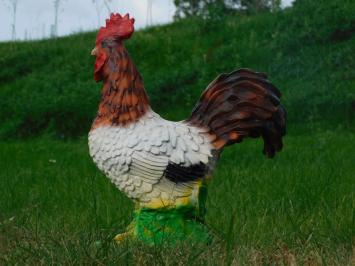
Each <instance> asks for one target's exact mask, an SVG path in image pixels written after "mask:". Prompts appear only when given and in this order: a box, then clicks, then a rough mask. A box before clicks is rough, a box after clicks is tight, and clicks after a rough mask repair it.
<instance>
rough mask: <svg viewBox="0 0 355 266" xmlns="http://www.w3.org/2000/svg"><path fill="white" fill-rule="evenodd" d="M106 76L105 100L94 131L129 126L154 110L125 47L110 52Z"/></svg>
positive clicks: (118, 47)
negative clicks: (102, 128)
mask: <svg viewBox="0 0 355 266" xmlns="http://www.w3.org/2000/svg"><path fill="white" fill-rule="evenodd" d="M103 73H104V77H105V78H104V85H103V89H102V99H101V102H100V105H99V111H98V114H97V117H96V119H95V122H94V124H93V128H97V127H99V126H126V125H128V124H130V123H134V122H136V121H137V120H138V119H139V118H141V117H142V116H143V115H145V114H146V112H147V111H148V110H149V109H150V107H149V100H148V96H147V94H146V92H145V90H144V86H143V81H142V78H141V76H140V74H139V73H138V70H137V68H136V66H135V65H134V63H133V61H132V59H131V58H130V57H129V55H128V52H127V50H126V49H125V48H124V46H123V44H119V45H118V46H117V47H114V48H111V49H110V53H109V56H108V59H107V61H106V63H105V66H104V68H103Z"/></svg>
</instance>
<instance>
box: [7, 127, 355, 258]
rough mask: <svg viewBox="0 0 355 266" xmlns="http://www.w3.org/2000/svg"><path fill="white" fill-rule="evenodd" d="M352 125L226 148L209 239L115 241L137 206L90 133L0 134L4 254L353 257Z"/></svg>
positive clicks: (213, 195)
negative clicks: (170, 243)
mask: <svg viewBox="0 0 355 266" xmlns="http://www.w3.org/2000/svg"><path fill="white" fill-rule="evenodd" d="M354 145H355V137H354V134H352V133H351V132H346V131H345V132H344V131H342V132H341V133H339V132H333V131H329V130H322V129H321V128H319V129H317V130H315V131H314V132H312V134H311V135H310V134H302V135H300V134H297V135H294V134H292V131H291V132H290V133H289V134H288V136H287V137H286V139H285V149H284V151H283V152H282V153H280V154H279V155H278V156H277V157H276V158H274V159H273V160H268V159H265V158H264V157H263V155H262V154H261V143H260V142H258V143H255V142H253V141H247V142H245V143H242V144H240V145H238V146H234V147H232V148H229V149H227V150H226V151H225V152H224V154H223V156H222V159H221V161H220V164H219V167H218V168H217V170H216V173H215V176H214V179H213V181H212V182H211V184H210V187H209V197H208V204H207V208H208V213H207V224H208V226H209V227H211V229H212V230H213V231H214V232H215V239H214V242H213V244H211V245H210V246H198V247H193V248H187V247H186V246H184V247H180V248H178V249H171V248H169V247H155V248H152V247H145V246H140V245H139V244H135V245H131V246H126V245H123V246H116V245H115V243H113V241H112V238H113V237H114V235H115V234H116V233H119V232H122V231H123V230H124V229H125V226H127V225H128V223H129V222H130V219H131V217H132V210H133V206H132V204H131V203H130V201H129V200H128V199H127V198H126V197H125V196H123V194H121V193H120V192H118V191H117V190H116V188H115V187H114V186H113V185H111V184H110V183H109V181H108V180H107V179H106V178H105V177H104V176H103V175H102V174H101V173H100V172H99V171H98V170H97V169H96V168H95V166H94V164H93V163H92V162H91V159H90V157H89V155H88V149H87V144H86V140H85V139H82V140H79V141H71V142H60V141H53V140H45V139H39V140H32V141H26V142H18V141H16V142H12V143H11V142H10V143H1V144H0V149H1V151H2V152H1V154H0V169H2V170H1V173H0V210H1V213H0V215H1V216H0V220H1V224H0V261H2V262H3V263H20V264H22V263H26V264H28V263H30V264H37V263H42V264H49V263H62V264H83V263H85V264H86V263H89V264H100V263H102V264H111V263H118V262H119V263H122V264H123V263H132V264H135V263H144V264H145V263H152V264H170V265H174V264H176V263H181V264H183V263H188V264H190V263H191V264H193V263H195V264H197V265H200V264H207V265H216V264H220V263H228V262H234V263H236V264H237V265H240V264H253V263H254V264H257V265H259V264H269V263H270V264H273V263H275V264H278V263H281V264H282V263H285V264H292V263H293V262H298V263H300V264H306V263H309V264H311V265H320V264H338V265H351V264H352V263H353V262H354V254H353V252H354V251H353V241H354V239H353V237H354V228H355V224H354V207H355V197H354V196H355V195H354V171H355V168H354V156H353V147H354Z"/></svg>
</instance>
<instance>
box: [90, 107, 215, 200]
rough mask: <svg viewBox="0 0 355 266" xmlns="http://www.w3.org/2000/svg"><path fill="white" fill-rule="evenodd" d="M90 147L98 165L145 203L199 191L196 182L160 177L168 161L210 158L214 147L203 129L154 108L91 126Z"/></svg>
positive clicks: (190, 162) (191, 161)
mask: <svg viewBox="0 0 355 266" xmlns="http://www.w3.org/2000/svg"><path fill="white" fill-rule="evenodd" d="M89 148H90V155H91V156H92V158H93V160H94V162H95V163H96V164H97V166H98V167H99V169H100V170H102V171H103V172H104V173H105V174H106V175H107V176H108V178H109V179H110V180H111V181H112V182H113V183H114V184H115V185H116V186H117V187H118V188H119V189H120V190H121V191H123V192H124V193H125V194H126V195H127V196H128V197H130V198H132V199H134V200H136V201H137V202H139V203H141V205H143V206H144V205H146V206H153V205H154V204H155V205H156V203H157V201H160V202H161V203H162V204H174V202H176V200H177V199H178V198H188V199H189V200H191V199H193V198H195V197H196V196H197V193H198V185H197V182H187V183H186V182H185V183H175V182H172V181H170V180H168V179H167V178H165V177H164V171H165V169H166V167H167V166H168V164H169V162H172V163H175V164H179V165H182V166H185V167H188V166H191V165H195V164H199V163H200V162H202V163H204V164H206V165H207V164H209V162H210V161H213V160H211V159H212V149H213V147H212V144H211V143H210V140H209V137H208V135H207V134H206V131H205V130H204V129H201V128H197V127H193V126H190V125H188V124H186V123H184V122H170V121H167V120H164V119H162V118H161V117H160V116H159V115H158V114H156V113H154V112H153V111H150V112H148V113H147V114H146V115H145V116H143V117H142V118H140V119H139V121H137V122H135V123H132V124H129V125H127V126H125V127H121V126H117V127H114V126H102V127H98V128H95V129H93V130H92V131H91V132H90V133H89ZM200 178H203V177H200ZM153 202H154V204H153ZM152 204H153V205H152ZM158 205H159V204H158ZM159 207H161V206H159Z"/></svg>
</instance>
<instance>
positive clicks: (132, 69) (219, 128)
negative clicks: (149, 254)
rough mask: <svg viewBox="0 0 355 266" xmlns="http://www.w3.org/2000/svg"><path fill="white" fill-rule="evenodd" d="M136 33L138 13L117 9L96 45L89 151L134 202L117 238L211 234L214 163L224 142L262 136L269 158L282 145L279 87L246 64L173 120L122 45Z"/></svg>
mask: <svg viewBox="0 0 355 266" xmlns="http://www.w3.org/2000/svg"><path fill="white" fill-rule="evenodd" d="M133 32H134V19H133V18H130V17H129V15H128V14H127V15H125V16H121V15H120V14H112V15H111V17H110V18H109V19H107V20H106V27H101V28H100V30H99V32H98V34H97V38H96V45H95V48H94V49H93V50H92V55H94V56H95V57H96V62H95V71H94V78H95V80H96V81H97V82H99V81H103V89H102V99H101V102H100V104H99V110H98V113H97V117H96V119H95V120H94V122H93V125H92V128H91V130H90V133H89V149H90V155H91V157H92V158H93V160H94V162H95V163H96V165H97V166H98V168H99V169H100V170H101V171H103V172H104V173H105V174H106V175H107V176H108V178H109V179H110V180H111V182H112V183H113V184H114V185H115V186H116V187H117V188H119V189H120V190H121V191H122V192H123V193H125V194H126V195H127V196H128V197H129V198H130V199H132V200H133V201H134V202H135V204H136V210H135V212H134V220H133V222H132V223H131V224H130V225H129V226H128V230H127V232H126V233H123V234H120V235H118V236H117V237H116V238H115V239H116V241H118V242H121V241H123V240H124V239H127V238H129V239H138V240H142V241H144V242H147V243H161V242H162V241H164V240H165V239H173V240H174V241H180V240H184V239H192V240H196V241H209V240H208V239H210V233H209V230H208V229H207V227H206V225H204V222H203V216H204V213H205V209H204V201H205V198H206V190H207V189H206V184H207V181H208V180H209V179H210V178H211V173H212V171H213V169H214V167H215V165H216V162H217V161H218V159H219V156H220V154H221V152H222V151H223V149H224V148H225V147H226V146H228V145H231V144H234V143H239V142H241V141H242V140H243V139H244V138H246V137H251V138H257V137H262V138H263V140H264V149H263V153H264V154H265V155H266V156H267V157H273V156H274V155H275V153H276V152H277V151H280V150H281V148H282V137H283V135H284V134H285V110H284V108H283V107H282V106H281V105H280V97H281V94H280V92H279V91H278V90H277V89H276V88H275V87H274V86H273V85H272V84H271V83H270V82H269V81H268V80H267V76H266V75H265V74H262V73H257V72H253V71H251V70H248V69H240V70H236V71H234V72H232V73H229V74H222V75H220V76H218V77H217V78H216V79H215V80H214V81H213V82H212V83H211V84H210V85H209V86H208V87H207V89H206V90H205V92H204V93H203V94H202V96H201V98H200V99H199V101H198V103H197V104H196V106H195V108H194V109H193V111H192V114H191V116H190V117H189V118H188V119H186V120H184V121H181V122H172V121H167V120H165V119H163V118H161V117H160V116H159V115H158V114H156V113H155V112H154V111H153V110H152V109H151V108H150V106H149V100H148V96H147V94H146V92H145V90H144V86H143V81H142V77H141V76H140V74H139V72H138V70H137V68H136V66H135V65H134V63H133V62H132V59H131V58H130V56H129V54H128V52H127V50H126V49H125V47H124V44H123V42H124V41H125V40H127V39H129V38H130V37H131V36H132V34H133ZM167 236H169V238H167Z"/></svg>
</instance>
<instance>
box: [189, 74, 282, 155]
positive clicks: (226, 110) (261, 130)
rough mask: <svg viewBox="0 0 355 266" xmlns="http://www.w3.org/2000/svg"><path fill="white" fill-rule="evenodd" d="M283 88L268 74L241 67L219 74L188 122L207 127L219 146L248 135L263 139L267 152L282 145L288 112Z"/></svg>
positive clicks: (229, 143) (278, 149)
mask: <svg viewBox="0 0 355 266" xmlns="http://www.w3.org/2000/svg"><path fill="white" fill-rule="evenodd" d="M280 98H281V93H280V91H279V90H278V89H277V88H276V87H275V86H274V85H273V84H271V83H270V82H269V81H268V80H267V76H266V74H263V73H257V72H253V71H251V70H249V69H240V70H237V71H234V72H232V73H230V74H222V75H220V76H219V77H217V78H216V79H215V80H214V81H213V82H212V83H211V84H210V85H209V86H208V87H207V89H206V91H205V92H204V93H203V94H202V96H201V98H200V100H199V102H198V103H197V105H196V106H195V108H194V109H193V111H192V114H191V116H190V118H189V119H187V120H186V122H187V123H190V124H192V125H195V126H198V127H204V128H208V129H209V130H210V131H209V132H210V133H209V134H210V135H211V136H214V138H213V140H212V142H213V145H214V146H215V148H216V149H217V150H220V149H222V148H223V147H224V146H227V145H231V144H234V143H239V142H241V141H242V140H243V139H244V138H246V137H251V138H256V137H262V138H263V139H264V150H263V152H264V154H265V155H266V156H268V157H273V156H274V155H275V152H276V151H280V150H281V149H282V136H284V135H285V132H286V131H285V128H286V112H285V110H284V108H283V107H282V106H281V105H280Z"/></svg>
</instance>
